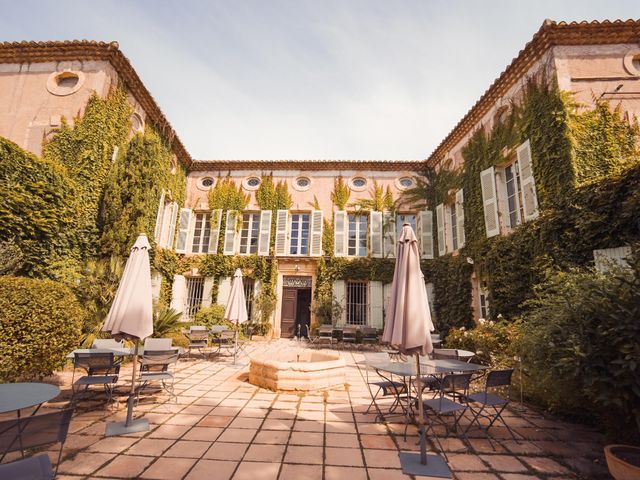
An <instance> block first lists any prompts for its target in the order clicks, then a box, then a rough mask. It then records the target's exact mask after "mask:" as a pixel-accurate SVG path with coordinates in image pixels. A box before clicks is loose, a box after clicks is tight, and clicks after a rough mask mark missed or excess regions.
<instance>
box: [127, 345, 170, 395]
mask: <svg viewBox="0 0 640 480" xmlns="http://www.w3.org/2000/svg"><path fill="white" fill-rule="evenodd" d="M179 356H180V354H179V353H178V349H177V348H174V349H171V350H149V351H145V352H144V354H143V355H142V358H141V360H140V376H139V378H138V383H139V384H140V385H139V387H138V390H137V391H136V401H137V402H139V401H140V392H142V391H143V390H144V389H145V388H146V387H147V386H148V385H149V384H150V383H152V382H161V383H162V389H163V390H164V391H166V392H167V393H168V394H169V395H171V396H172V397H173V398H174V400H176V401H178V396H177V395H176V394H175V391H174V388H173V382H174V376H173V372H171V371H170V370H169V367H171V365H175V364H176V363H177V362H178V357H179Z"/></svg>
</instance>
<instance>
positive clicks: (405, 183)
mask: <svg viewBox="0 0 640 480" xmlns="http://www.w3.org/2000/svg"><path fill="white" fill-rule="evenodd" d="M398 183H399V184H400V186H401V187H402V188H411V187H413V178H411V177H402V178H401V179H400V180H399V181H398Z"/></svg>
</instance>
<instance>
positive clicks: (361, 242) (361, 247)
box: [347, 214, 369, 257]
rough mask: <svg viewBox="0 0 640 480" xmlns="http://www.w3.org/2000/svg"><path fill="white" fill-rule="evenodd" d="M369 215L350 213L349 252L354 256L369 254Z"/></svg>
mask: <svg viewBox="0 0 640 480" xmlns="http://www.w3.org/2000/svg"><path fill="white" fill-rule="evenodd" d="M368 233H369V217H368V215H358V214H349V244H348V249H347V254H348V255H350V256H354V257H366V256H367V235H368Z"/></svg>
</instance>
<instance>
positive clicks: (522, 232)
mask: <svg viewBox="0 0 640 480" xmlns="http://www.w3.org/2000/svg"><path fill="white" fill-rule="evenodd" d="M639 138H640V134H639V130H638V126H637V124H636V123H633V124H631V123H629V122H628V121H626V120H624V119H623V118H622V117H621V112H620V110H619V108H618V107H617V108H614V109H611V108H610V106H609V104H608V103H607V102H597V103H596V106H595V108H593V109H590V110H588V109H585V108H584V107H583V106H580V105H577V104H576V103H575V102H574V101H573V100H572V98H571V96H570V95H569V94H568V93H566V92H562V91H560V90H559V88H558V86H557V84H556V83H554V82H550V81H547V80H545V79H544V78H529V79H527V81H526V82H525V85H524V90H523V97H522V100H521V101H520V102H518V103H513V104H512V105H511V106H510V111H509V113H508V115H506V116H505V117H503V118H502V120H501V121H498V122H496V124H495V125H494V126H493V127H492V129H491V130H490V131H489V132H487V131H485V129H478V130H477V131H476V132H475V133H474V134H473V135H472V136H471V138H470V139H469V141H468V142H467V143H466V145H465V146H464V147H463V149H462V156H463V158H464V170H463V171H462V172H459V175H458V186H455V183H456V181H455V176H456V174H455V173H454V172H453V173H452V172H449V171H447V170H446V169H441V170H438V171H435V172H431V173H429V172H427V175H428V176H430V177H432V178H428V183H426V185H422V192H420V191H418V192H413V193H417V194H418V195H419V194H420V193H423V195H424V198H425V200H426V203H427V204H428V205H429V206H431V207H433V206H434V205H436V204H437V203H440V202H442V201H443V200H445V198H444V196H443V195H444V190H445V189H442V188H438V185H447V187H448V188H449V189H450V188H452V187H455V188H462V189H463V190H464V213H465V226H464V228H465V237H466V244H465V247H464V248H462V249H461V250H460V252H459V256H457V257H455V256H452V255H446V256H444V257H440V258H438V259H436V260H434V261H433V262H429V264H428V265H429V268H428V272H427V278H428V279H429V281H432V282H433V283H434V285H435V289H436V292H435V297H436V312H437V314H438V317H439V319H442V318H443V317H445V318H447V319H448V320H447V321H446V322H445V323H447V324H448V325H449V326H452V325H456V324H458V325H460V324H464V323H465V322H466V319H467V318H469V317H468V315H467V313H466V310H465V312H463V311H461V309H462V308H463V304H466V305H467V306H468V305H469V304H470V301H471V290H470V288H467V287H466V285H467V284H468V283H469V282H468V278H463V277H462V276H460V277H458V280H457V281H459V282H462V283H463V284H464V285H465V286H464V288H457V287H455V285H456V283H455V282H450V278H452V277H451V275H452V272H457V273H458V274H460V275H462V273H463V270H460V269H456V267H455V266H456V265H458V264H460V262H461V260H460V258H465V259H466V258H467V257H470V258H472V259H473V260H474V269H475V273H476V276H477V277H478V278H480V279H486V280H487V281H488V285H489V303H490V313H491V316H492V317H496V316H497V315H498V314H501V315H504V316H505V317H510V318H513V317H515V316H517V315H519V314H520V313H521V311H522V310H521V304H522V302H523V301H525V300H526V299H527V298H529V297H530V295H531V294H532V292H533V285H535V284H536V283H537V282H539V281H540V280H541V279H542V278H543V277H544V275H545V272H546V271H547V269H548V268H551V267H552V266H562V267H565V268H566V267H569V266H575V265H585V264H588V263H589V262H591V261H592V250H593V249H594V248H605V247H613V246H619V245H620V244H622V243H623V242H624V241H625V239H632V238H635V237H634V235H637V233H636V232H637V229H638V226H637V222H638V215H637V213H636V212H637V211H638V210H635V211H634V210H631V209H630V206H637V205H638V200H637V194H636V193H635V191H634V190H633V188H632V187H633V186H635V185H636V183H635V182H636V181H637V180H636V178H635V175H634V174H632V173H630V172H634V170H631V171H629V170H625V169H628V168H629V167H630V166H633V165H635V164H637V163H638V161H639V159H640V155H639V154H638V150H637V144H638V139H639ZM526 140H529V142H530V145H531V155H532V164H533V172H534V178H535V183H536V193H537V197H538V203H539V207H540V210H541V212H542V215H541V217H540V218H538V219H537V220H535V221H533V222H527V223H525V224H524V225H521V226H519V227H518V228H517V229H515V231H514V232H513V233H512V234H511V235H509V236H506V237H504V236H498V237H494V238H490V239H488V238H487V237H486V230H485V225H484V210H483V201H482V192H481V185H480V172H481V171H482V170H484V169H486V168H489V167H491V166H500V165H502V164H504V163H505V162H506V161H508V159H509V158H513V157H514V156H515V149H516V147H517V146H518V145H520V144H521V143H523V142H524V141H526ZM622 171H624V172H626V173H625V175H622V174H621V173H620V172H622ZM452 178H453V179H454V181H451V180H452ZM418 180H419V179H418ZM418 186H421V185H420V184H419V185H418ZM611 225H613V228H612V226H611ZM618 225H620V227H618ZM612 230H613V231H614V232H615V233H614V234H611V233H610V232H611V231H612ZM434 237H436V238H434V240H436V239H437V235H434ZM438 265H439V266H438ZM436 266H437V267H436ZM461 266H462V267H464V269H467V270H469V274H470V273H471V271H472V270H471V269H469V268H468V267H466V266H464V262H462V264H461ZM441 284H444V285H447V288H442V287H441ZM461 295H464V297H461ZM456 318H457V319H458V320H456ZM456 322H458V323H456Z"/></svg>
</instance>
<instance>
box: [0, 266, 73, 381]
mask: <svg viewBox="0 0 640 480" xmlns="http://www.w3.org/2000/svg"><path fill="white" fill-rule="evenodd" d="M83 316H84V312H83V309H82V307H81V306H80V303H79V302H78V300H77V299H76V297H75V296H74V295H73V293H72V292H71V290H69V288H67V287H65V286H64V285H62V284H60V283H58V282H54V281H52V280H39V279H33V278H20V277H0V344H1V345H2V349H1V350H0V381H4V382H12V381H16V380H19V379H23V378H42V377H44V376H47V375H50V374H51V373H53V372H54V371H56V370H58V369H60V368H62V367H63V365H64V362H65V358H66V355H67V353H69V352H70V351H72V350H73V349H74V348H75V347H76V346H77V343H78V339H79V336H80V332H81V326H82V323H83V320H84V318H83Z"/></svg>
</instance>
